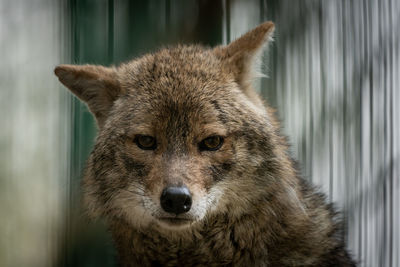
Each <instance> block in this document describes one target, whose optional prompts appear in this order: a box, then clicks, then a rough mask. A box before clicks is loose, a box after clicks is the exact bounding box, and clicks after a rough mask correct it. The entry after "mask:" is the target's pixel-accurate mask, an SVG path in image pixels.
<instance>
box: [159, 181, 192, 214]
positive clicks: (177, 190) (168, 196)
mask: <svg viewBox="0 0 400 267" xmlns="http://www.w3.org/2000/svg"><path fill="white" fill-rule="evenodd" d="M160 204H161V207H162V209H163V210H164V211H166V212H168V213H172V214H175V215H179V214H182V213H186V212H188V211H189V210H190V208H191V207H192V195H191V194H190V191H189V189H188V188H187V187H186V186H185V185H183V186H168V187H166V188H164V190H163V191H162V193H161V197H160Z"/></svg>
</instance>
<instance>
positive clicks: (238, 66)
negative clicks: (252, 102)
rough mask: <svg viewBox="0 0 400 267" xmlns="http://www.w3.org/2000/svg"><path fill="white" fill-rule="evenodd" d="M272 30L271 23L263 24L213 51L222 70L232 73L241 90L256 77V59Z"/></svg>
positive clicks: (245, 88)
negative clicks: (219, 61) (218, 59)
mask: <svg viewBox="0 0 400 267" xmlns="http://www.w3.org/2000/svg"><path fill="white" fill-rule="evenodd" d="M274 28H275V27H274V24H273V23H272V22H270V21H268V22H264V23H263V24H261V25H259V26H257V27H256V28H254V29H253V30H251V31H249V32H247V33H245V34H244V35H242V36H241V37H240V38H238V39H236V40H235V41H233V42H231V43H230V44H228V45H227V46H220V47H216V48H215V49H214V53H215V54H216V56H217V57H218V58H220V60H221V61H222V63H223V68H224V69H225V70H226V71H228V72H229V73H233V75H234V77H235V80H236V82H237V83H238V84H239V85H241V87H242V88H243V90H247V88H248V87H250V84H251V81H252V79H253V78H254V77H255V76H257V72H256V70H255V67H256V59H257V58H259V57H260V56H261V55H260V54H261V52H262V51H263V48H264V47H265V46H266V44H267V43H268V40H269V39H270V37H271V35H272V33H273V31H274Z"/></svg>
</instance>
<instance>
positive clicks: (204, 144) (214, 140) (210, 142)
mask: <svg viewBox="0 0 400 267" xmlns="http://www.w3.org/2000/svg"><path fill="white" fill-rule="evenodd" d="M223 143H224V138H222V136H218V135H214V136H210V137H207V138H206V139H204V140H203V141H201V142H200V144H199V148H200V150H209V151H215V150H218V149H220V147H221V146H222V144H223Z"/></svg>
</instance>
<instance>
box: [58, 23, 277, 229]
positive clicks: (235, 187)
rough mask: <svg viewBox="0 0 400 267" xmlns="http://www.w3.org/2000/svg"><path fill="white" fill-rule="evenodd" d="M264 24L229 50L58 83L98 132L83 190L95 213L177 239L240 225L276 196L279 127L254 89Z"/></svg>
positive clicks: (143, 61) (94, 71)
mask: <svg viewBox="0 0 400 267" xmlns="http://www.w3.org/2000/svg"><path fill="white" fill-rule="evenodd" d="M272 30H273V24H272V23H269V22H267V23H264V24H262V25H260V26H259V27H257V28H256V29H254V30H253V31H251V32H249V33H247V34H246V35H244V36H242V37H241V38H239V39H238V40H236V41H234V42H233V43H231V44H230V45H228V46H225V47H217V48H214V49H206V48H203V47H199V46H178V47H175V48H168V49H163V50H160V51H158V52H156V53H154V54H149V55H145V56H143V57H141V58H138V59H135V60H133V61H131V62H128V63H126V64H122V65H121V66H119V67H118V68H105V67H100V66H90V65H86V66H71V65H61V66H59V67H57V68H56V70H55V72H56V75H57V76H58V77H59V78H60V81H61V82H62V83H64V84H65V85H66V86H67V87H68V88H70V89H71V91H72V92H73V93H74V94H76V95H77V96H78V97H79V98H80V99H82V100H83V101H85V102H86V103H87V104H88V106H89V108H90V110H91V111H92V113H93V114H94V115H95V117H96V119H97V122H98V125H99V135H98V138H97V141H96V145H95V147H94V149H93V152H92V154H91V156H90V158H89V160H88V166H87V169H86V172H85V176H84V181H83V187H84V191H85V201H86V203H87V205H88V207H89V210H90V211H91V212H92V213H93V214H101V215H103V216H106V217H107V218H108V219H111V220H112V219H116V218H117V219H122V220H125V221H127V222H128V223H130V224H132V225H134V226H135V227H146V226H149V225H156V226H157V227H159V228H161V229H169V230H177V229H181V228H183V227H191V226H194V225H196V224H200V223H202V222H203V221H204V220H205V219H206V218H207V216H215V215H221V214H223V215H226V216H239V215H240V214H243V213H245V212H246V211H248V210H249V209H253V208H256V207H253V206H252V205H251V203H252V201H253V200H254V201H255V200H256V199H257V196H258V195H261V193H263V195H265V190H266V189H265V188H270V189H269V190H271V191H272V190H273V189H274V184H275V183H276V181H275V180H274V176H275V172H277V171H279V170H278V169H277V168H276V167H275V166H276V165H277V164H276V162H277V161H278V160H279V157H280V156H279V154H277V153H275V150H276V149H275V147H274V145H273V144H275V143H276V141H277V140H275V139H276V136H275V135H274V131H275V130H276V129H275V126H274V122H273V120H272V118H271V117H270V115H269V113H268V112H267V110H266V109H265V107H264V106H263V105H262V101H261V100H260V99H259V98H258V96H257V95H256V94H255V93H254V92H253V91H252V89H251V79H252V77H253V75H252V73H253V72H252V61H253V58H254V56H255V55H256V54H257V53H258V52H259V51H260V50H261V48H262V46H263V44H264V43H265V42H266V40H267V39H268V36H269V35H270V33H271V32H272Z"/></svg>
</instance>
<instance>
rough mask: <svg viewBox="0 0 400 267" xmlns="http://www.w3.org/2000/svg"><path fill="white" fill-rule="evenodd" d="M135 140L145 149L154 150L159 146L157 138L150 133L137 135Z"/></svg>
mask: <svg viewBox="0 0 400 267" xmlns="http://www.w3.org/2000/svg"><path fill="white" fill-rule="evenodd" d="M134 141H135V143H136V145H137V146H138V147H139V148H141V149H144V150H154V149H156V148H157V142H156V139H155V138H154V137H152V136H149V135H137V136H136V137H135V140H134Z"/></svg>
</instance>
